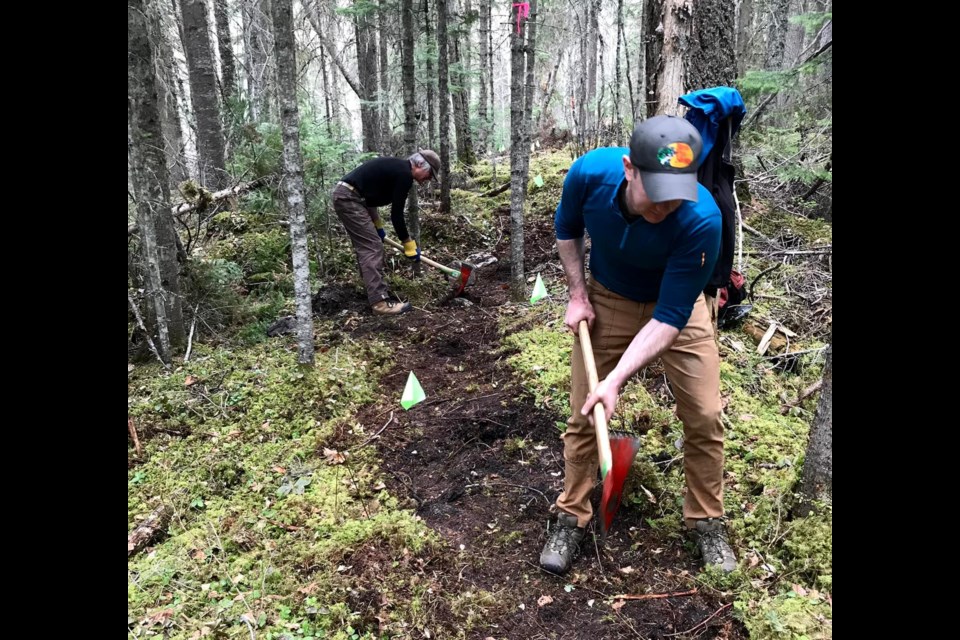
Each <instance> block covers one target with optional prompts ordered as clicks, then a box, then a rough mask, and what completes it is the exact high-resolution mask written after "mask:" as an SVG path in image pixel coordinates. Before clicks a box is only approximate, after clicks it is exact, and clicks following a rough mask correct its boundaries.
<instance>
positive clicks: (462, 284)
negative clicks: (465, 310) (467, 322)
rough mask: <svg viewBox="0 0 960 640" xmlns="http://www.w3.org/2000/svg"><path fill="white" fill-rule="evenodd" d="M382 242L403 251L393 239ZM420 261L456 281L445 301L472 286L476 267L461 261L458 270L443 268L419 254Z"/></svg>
mask: <svg viewBox="0 0 960 640" xmlns="http://www.w3.org/2000/svg"><path fill="white" fill-rule="evenodd" d="M383 241H384V242H385V243H387V244H389V245H390V246H391V247H396V248H397V249H400V250H401V251H403V245H402V244H400V243H399V242H397V241H396V240H394V239H393V238H384V240H383ZM420 261H421V262H424V263H426V264H428V265H430V266H431V267H435V268H437V269H439V270H440V271H442V272H443V273H444V274H446V275H447V277H449V278H456V279H457V281H456V283H455V284H454V286H453V289H451V291H450V293H449V294H448V295H447V296H445V299H446V300H449V299H452V298H456V297H457V296H459V295H460V294H461V293H463V290H464V289H465V288H466V287H467V285H468V284H472V283H473V281H474V278H475V277H476V276H474V273H473V270H474V269H476V267H475V266H474V265H472V264H470V263H469V262H463V261H461V262H460V269H459V270H458V269H453V268H451V267H447V266H444V265H442V264H440V263H439V262H434V261H433V260H431V259H430V258H428V257H427V256H425V255H423V254H420Z"/></svg>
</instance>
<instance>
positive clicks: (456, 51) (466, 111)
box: [451, 30, 477, 166]
mask: <svg viewBox="0 0 960 640" xmlns="http://www.w3.org/2000/svg"><path fill="white" fill-rule="evenodd" d="M454 34H455V35H454V37H453V60H452V62H453V66H454V69H455V70H456V71H455V73H454V74H453V76H454V78H455V82H454V83H453V84H454V89H453V95H452V96H451V97H452V98H453V122H454V128H455V129H456V131H457V161H459V162H460V163H461V164H464V165H467V166H471V165H474V164H476V162H477V158H476V155H475V154H474V152H473V140H472V136H471V134H470V105H469V104H468V100H469V98H468V94H467V91H466V86H467V83H469V82H470V79H469V77H468V76H466V75H465V74H464V73H463V65H464V61H463V58H462V56H461V55H460V48H461V46H462V45H461V42H460V40H461V38H460V32H459V30H457V31H455V32H454Z"/></svg>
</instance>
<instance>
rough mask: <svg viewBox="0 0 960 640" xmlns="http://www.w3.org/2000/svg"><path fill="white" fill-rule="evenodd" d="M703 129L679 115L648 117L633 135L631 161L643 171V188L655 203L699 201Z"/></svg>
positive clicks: (631, 139)
mask: <svg viewBox="0 0 960 640" xmlns="http://www.w3.org/2000/svg"><path fill="white" fill-rule="evenodd" d="M702 148H703V142H702V140H701V139H700V132H698V131H697V129H696V127H694V126H693V125H692V124H690V123H689V122H688V121H687V120H685V119H683V118H680V117H678V116H654V117H653V118H649V119H648V120H644V121H643V122H641V123H640V124H638V125H637V126H636V128H634V130H633V135H632V136H630V162H631V163H633V166H635V167H637V169H639V170H640V178H641V179H642V180H643V189H644V191H646V192H647V196H648V197H649V198H650V200H651V201H653V202H664V201H666V200H691V201H693V202H696V201H697V168H698V167H699V166H700V150H701V149H702Z"/></svg>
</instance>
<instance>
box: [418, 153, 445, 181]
mask: <svg viewBox="0 0 960 640" xmlns="http://www.w3.org/2000/svg"><path fill="white" fill-rule="evenodd" d="M419 153H420V155H422V156H423V159H424V160H426V161H427V164H429V165H430V177H431V178H433V180H434V181H435V182H440V156H438V155H437V152H436V151H433V150H432V149H420V151H419Z"/></svg>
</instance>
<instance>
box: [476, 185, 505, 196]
mask: <svg viewBox="0 0 960 640" xmlns="http://www.w3.org/2000/svg"><path fill="white" fill-rule="evenodd" d="M509 188H510V183H509V182H505V183H504V184H502V185H500V186H499V187H497V188H496V189H490V191H486V192H484V193H481V194H480V197H481V198H492V197H493V196H498V195H500V194H501V193H503V192H504V191H506V190H507V189H509Z"/></svg>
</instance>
